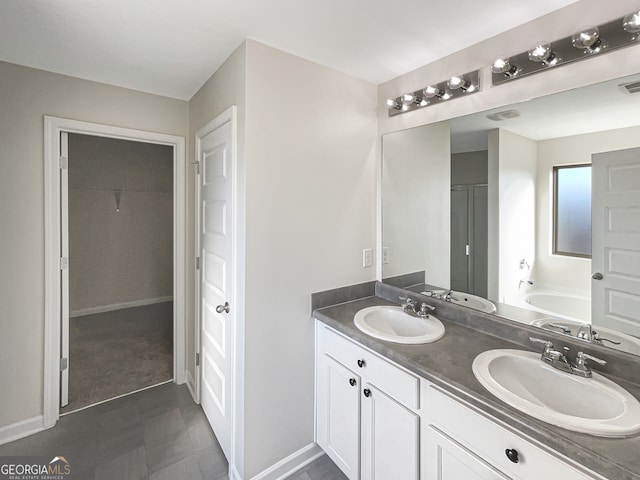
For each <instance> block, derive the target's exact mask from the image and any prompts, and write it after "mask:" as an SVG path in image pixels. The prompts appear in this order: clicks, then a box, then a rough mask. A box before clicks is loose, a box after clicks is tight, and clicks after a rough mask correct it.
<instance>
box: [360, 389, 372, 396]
mask: <svg viewBox="0 0 640 480" xmlns="http://www.w3.org/2000/svg"><path fill="white" fill-rule="evenodd" d="M362 393H364V396H365V397H367V398H369V397H370V396H371V390H369V389H368V388H365V389H364V390H363V391H362Z"/></svg>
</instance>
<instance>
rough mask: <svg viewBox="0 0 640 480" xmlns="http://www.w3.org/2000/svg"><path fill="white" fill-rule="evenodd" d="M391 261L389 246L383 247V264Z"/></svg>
mask: <svg viewBox="0 0 640 480" xmlns="http://www.w3.org/2000/svg"><path fill="white" fill-rule="evenodd" d="M387 263H389V247H382V264H383V265H386V264H387Z"/></svg>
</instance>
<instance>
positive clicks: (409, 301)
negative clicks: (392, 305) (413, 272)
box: [398, 296, 413, 307]
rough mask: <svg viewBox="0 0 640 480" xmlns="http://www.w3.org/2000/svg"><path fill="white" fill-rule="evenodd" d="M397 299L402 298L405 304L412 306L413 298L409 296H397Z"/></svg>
mask: <svg viewBox="0 0 640 480" xmlns="http://www.w3.org/2000/svg"><path fill="white" fill-rule="evenodd" d="M398 299H399V300H402V301H403V302H404V305H405V306H409V307H410V306H413V300H411V297H402V296H401V297H398Z"/></svg>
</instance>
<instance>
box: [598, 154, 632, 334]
mask: <svg viewBox="0 0 640 480" xmlns="http://www.w3.org/2000/svg"><path fill="white" fill-rule="evenodd" d="M592 186H593V187H592V188H593V208H592V242H593V254H592V267H593V272H594V273H596V272H597V273H601V274H602V280H597V279H594V280H592V282H591V298H592V319H593V324H594V325H603V326H606V327H610V328H615V329H617V330H621V331H623V332H626V333H630V334H632V335H640V277H639V276H638V275H637V273H635V272H638V271H639V270H640V148H633V149H628V150H619V151H615V152H606V153H599V154H596V155H593V165H592Z"/></svg>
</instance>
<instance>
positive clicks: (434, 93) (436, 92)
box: [422, 85, 444, 98]
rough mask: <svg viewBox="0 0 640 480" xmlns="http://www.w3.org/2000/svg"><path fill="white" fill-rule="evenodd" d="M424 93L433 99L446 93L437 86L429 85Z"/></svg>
mask: <svg viewBox="0 0 640 480" xmlns="http://www.w3.org/2000/svg"><path fill="white" fill-rule="evenodd" d="M422 93H423V94H424V96H425V97H427V98H433V97H441V96H442V95H443V93H444V92H443V91H442V90H440V89H439V88H438V87H437V86H436V85H429V86H428V87H427V88H425V89H424V90H422Z"/></svg>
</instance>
